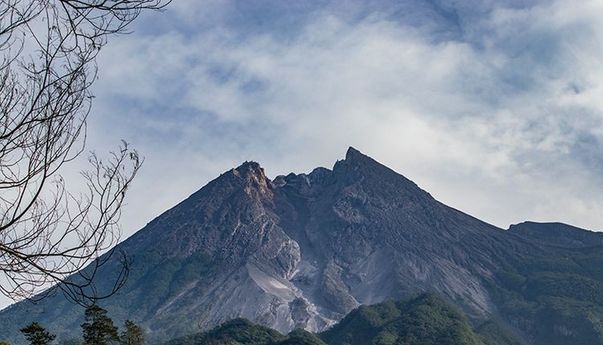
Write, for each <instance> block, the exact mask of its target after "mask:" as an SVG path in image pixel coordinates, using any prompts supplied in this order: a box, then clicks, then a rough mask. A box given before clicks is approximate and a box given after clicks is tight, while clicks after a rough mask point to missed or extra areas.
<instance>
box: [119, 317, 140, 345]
mask: <svg viewBox="0 0 603 345" xmlns="http://www.w3.org/2000/svg"><path fill="white" fill-rule="evenodd" d="M144 343H145V339H144V331H143V329H142V328H141V327H140V326H138V325H137V324H135V323H134V322H132V321H130V320H126V322H124V330H123V331H122V333H121V344H122V345H143V344H144Z"/></svg>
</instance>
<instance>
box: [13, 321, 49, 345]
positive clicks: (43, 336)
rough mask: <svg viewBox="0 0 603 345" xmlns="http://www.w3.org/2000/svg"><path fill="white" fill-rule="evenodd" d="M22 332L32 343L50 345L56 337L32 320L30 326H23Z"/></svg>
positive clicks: (33, 344) (34, 344) (32, 344)
mask: <svg viewBox="0 0 603 345" xmlns="http://www.w3.org/2000/svg"><path fill="white" fill-rule="evenodd" d="M21 333H23V335H24V336H25V338H27V341H29V343H30V344H31V345H48V344H50V343H51V342H52V341H53V340H54V338H55V337H56V336H55V335H54V334H51V333H50V332H48V331H47V330H46V329H44V327H42V326H41V325H40V324H39V323H37V322H32V323H31V324H30V325H29V326H27V327H24V328H21Z"/></svg>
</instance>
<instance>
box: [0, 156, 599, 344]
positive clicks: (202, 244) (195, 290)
mask: <svg viewBox="0 0 603 345" xmlns="http://www.w3.org/2000/svg"><path fill="white" fill-rule="evenodd" d="M493 202H494V201H493ZM549 228H550V229H551V231H550V234H551V236H557V235H556V234H558V233H560V231H561V230H559V229H560V228H562V233H563V236H561V237H558V238H556V239H549V240H543V238H547V236H548V235H547V234H548V233H549V232H547V231H548V230H547V229H549ZM593 239H595V240H593ZM600 240H601V235H600V234H597V233H592V232H587V231H585V230H580V229H575V228H572V227H569V226H561V225H558V224H538V223H523V224H521V225H518V226H515V227H513V228H512V231H505V230H502V229H499V228H497V227H495V226H492V225H490V224H487V223H485V222H482V221H480V220H478V219H476V218H474V217H471V216H469V215H467V214H465V213H463V212H460V211H458V210H456V209H453V208H451V207H448V206H446V205H444V204H442V203H440V202H438V201H437V200H435V199H434V198H433V197H432V196H431V195H430V194H429V193H427V192H425V191H424V190H422V189H420V188H419V187H418V186H417V185H416V184H415V183H413V182H412V181H410V180H408V179H407V178H405V177H403V176H402V175H399V174H398V173H396V172H394V171H393V170H391V169H389V168H387V167H385V166H383V165H381V164H380V163H378V162H376V161H375V160H373V159H372V158H370V157H368V156H366V155H364V154H362V153H361V152H360V151H358V150H356V149H354V148H349V149H348V151H347V154H346V157H345V159H344V160H341V161H338V162H336V163H335V165H334V167H333V169H331V170H330V169H326V168H316V169H314V170H313V171H312V172H311V173H309V174H293V173H291V174H289V175H286V176H285V175H283V176H278V177H276V178H274V179H273V180H270V179H269V178H267V177H266V175H265V174H264V171H263V169H262V168H261V167H260V165H259V164H258V163H255V162H245V163H243V164H242V165H241V166H239V167H237V168H235V169H232V170H229V171H227V172H225V173H223V174H222V175H220V176H219V177H218V178H216V179H215V180H213V181H211V182H210V183H208V184H207V185H206V186H205V187H203V188H202V189H200V190H199V191H197V192H195V193H194V194H192V195H191V196H190V197H189V198H187V199H186V200H184V201H182V202H181V203H180V204H178V205H176V206H175V207H174V208H172V209H170V210H168V211H167V212H165V213H164V214H162V215H161V216H159V217H157V218H156V219H154V220H153V221H151V222H150V223H149V224H148V225H147V226H145V227H144V228H143V229H141V230H140V231H138V232H137V233H136V234H134V235H133V236H132V237H130V238H128V239H127V240H125V241H124V242H122V243H121V244H119V247H120V249H122V250H124V251H125V252H126V253H128V255H129V256H130V257H131V260H132V264H131V272H130V276H129V279H128V281H127V283H126V285H125V286H124V287H123V288H122V289H121V290H120V291H119V293H118V294H116V295H115V296H113V297H112V298H110V299H108V300H105V301H103V302H102V303H101V304H102V305H103V307H105V308H106V309H108V310H109V313H110V314H111V315H112V316H113V317H114V318H115V319H117V320H118V321H120V320H123V319H126V318H128V319H133V320H135V321H137V322H139V323H141V324H142V325H143V326H144V327H145V328H146V329H147V331H148V332H149V335H150V338H151V339H153V340H156V341H160V340H167V339H170V338H172V337H174V336H178V335H184V334H188V333H193V332H197V331H199V327H200V328H201V329H209V328H211V327H214V326H216V325H219V324H221V323H223V322H225V321H227V320H231V319H234V318H239V317H243V318H247V319H250V320H253V321H255V322H258V323H260V324H263V325H266V326H270V327H273V328H275V329H277V330H279V331H281V332H288V331H291V330H293V329H294V328H305V329H306V330H310V331H323V330H325V329H327V328H329V327H330V326H331V325H333V324H334V323H335V322H336V321H338V320H340V319H341V318H343V317H344V316H345V315H346V314H347V313H348V312H350V311H351V310H352V309H354V308H356V307H358V306H359V305H362V304H375V303H380V302H383V301H386V300H401V299H406V298H409V297H412V296H415V295H416V294H418V293H420V292H424V291H433V292H436V293H438V294H440V295H442V296H444V297H445V298H446V299H448V300H449V301H450V302H451V303H454V304H456V305H457V306H459V307H461V308H462V310H463V311H464V312H465V313H466V314H467V315H468V316H469V318H470V319H471V320H472V322H474V323H475V324H481V323H484V322H487V321H488V320H490V319H492V318H496V319H502V320H505V322H506V323H507V325H508V326H509V328H510V329H513V330H514V332H516V333H517V334H518V335H520V336H521V337H523V339H525V340H526V342H527V343H533V344H568V343H572V344H583V343H584V344H597V343H598V342H596V341H598V340H597V339H603V338H602V337H603V331H602V329H603V328H602V327H601V321H600V320H602V319H603V318H601V317H600V316H603V311H602V307H603V295H602V294H603V293H602V292H601V291H603V289H600V287H601V281H602V276H601V270H600V269H598V268H597V267H601V266H597V265H599V264H603V258H602V257H603V255H602V254H601V253H602V251H601V248H602V247H601V244H602V242H601V241H600ZM587 241H588V243H591V244H593V245H592V246H587V245H585V243H586V242H587ZM597 241H598V242H597ZM560 258H562V259H560ZM559 260H561V261H559ZM595 266H597V267H595ZM111 268H112V267H111V265H108V266H105V267H104V270H103V271H101V272H100V273H99V274H98V276H97V277H98V285H99V288H100V289H102V287H103V284H109V283H110V282H111V281H112V280H111V276H112V271H111ZM568 281H571V282H572V284H571V286H566V285H567V282H568ZM545 311H546V312H545ZM81 314H82V310H81V308H79V307H77V306H74V305H71V304H69V303H68V302H67V301H64V300H63V299H61V297H60V296H55V297H50V298H47V299H45V300H43V301H42V302H41V303H39V304H37V305H33V304H31V303H29V302H20V303H17V304H16V305H14V306H12V307H9V308H7V309H5V310H3V311H2V312H0V334H2V335H4V334H7V335H9V336H10V337H12V339H15V341H18V339H17V337H16V336H15V335H16V334H17V332H18V331H17V330H18V329H19V328H20V327H22V326H23V325H25V324H27V323H28V322H31V321H40V322H42V323H43V324H47V325H48V326H49V328H50V329H51V330H52V331H53V332H55V333H58V334H59V336H60V337H63V338H67V337H71V336H73V332H74V331H75V332H77V331H78V330H79V324H80V323H81V316H80V315H81ZM593 315H594V316H593ZM597 315H598V316H597ZM595 316H596V317H595ZM597 317H599V318H598V319H597ZM542 339H545V340H546V341H547V342H545V340H542ZM584 339H585V340H584ZM593 339H595V340H596V341H595V342H590V343H589V342H586V341H592V340H593ZM582 340H584V341H585V342H581V341H582ZM599 343H603V342H599Z"/></svg>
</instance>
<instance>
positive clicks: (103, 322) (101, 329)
mask: <svg viewBox="0 0 603 345" xmlns="http://www.w3.org/2000/svg"><path fill="white" fill-rule="evenodd" d="M85 320H86V322H84V323H83V324H82V330H83V333H84V344H85V345H108V344H111V343H112V342H113V341H119V335H118V333H117V327H115V325H114V324H113V320H111V318H110V317H108V316H107V311H106V310H105V309H103V308H101V307H99V306H98V305H96V304H93V305H91V306H89V307H88V308H86V314H85Z"/></svg>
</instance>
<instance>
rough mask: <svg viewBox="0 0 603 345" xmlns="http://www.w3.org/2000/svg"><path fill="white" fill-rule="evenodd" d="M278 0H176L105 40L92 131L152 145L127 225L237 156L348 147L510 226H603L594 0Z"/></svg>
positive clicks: (100, 138) (291, 166) (275, 166)
mask: <svg viewBox="0 0 603 345" xmlns="http://www.w3.org/2000/svg"><path fill="white" fill-rule="evenodd" d="M276 3H277V2H265V1H264V2H261V1H258V2H256V1H252V2H231V1H202V2H198V1H184V0H182V1H179V2H177V3H175V4H173V5H174V8H173V9H172V10H171V11H170V10H168V12H166V13H162V14H159V15H158V17H153V18H152V19H153V20H157V22H155V23H156V24H155V25H151V24H150V23H151V21H150V20H149V21H147V24H145V25H143V26H141V27H140V28H138V29H137V34H134V35H130V36H127V37H125V38H122V39H120V40H118V41H114V42H112V44H110V45H109V46H108V49H107V50H105V51H104V52H103V56H102V60H101V61H100V67H101V79H100V81H99V83H98V84H97V96H98V97H97V102H96V114H95V118H94V123H92V124H91V132H92V133H91V140H92V141H91V146H96V147H104V146H105V145H106V143H114V142H115V141H116V140H117V139H119V138H126V139H128V140H130V141H133V142H134V144H135V145H136V146H137V147H138V148H139V149H140V150H141V151H142V152H143V153H144V154H145V156H146V157H147V162H146V165H145V167H144V170H143V171H142V173H141V176H140V178H139V180H138V181H137V185H136V186H135V188H134V189H133V191H132V194H131V197H130V199H129V200H130V201H129V205H130V206H129V209H128V210H127V211H128V212H127V213H126V214H125V224H126V230H127V231H126V232H127V233H132V232H133V231H135V230H137V228H138V227H140V226H142V225H144V223H145V222H146V221H148V220H149V219H150V218H151V217H153V216H156V215H157V214H159V213H160V212H161V211H163V210H164V209H166V208H168V207H170V206H171V205H173V204H174V203H175V202H177V201H179V200H180V199H181V198H183V197H185V196H187V195H188V194H190V193H192V192H193V191H194V190H195V189H196V188H199V187H200V186H201V185H203V184H204V183H206V182H207V181H208V180H209V179H211V178H213V177H215V176H216V175H217V174H218V173H220V172H221V171H223V170H226V169H228V168H230V167H232V166H233V165H237V164H238V163H239V162H240V161H243V160H246V159H254V160H258V161H260V162H261V163H262V165H263V166H265V168H266V169H267V171H268V173H269V174H271V175H272V176H274V175H276V174H282V173H288V172H289V171H297V172H301V171H308V170H309V169H311V168H312V167H314V166H317V165H326V166H330V165H331V164H332V163H333V161H334V160H335V159H338V158H340V157H341V156H342V155H343V152H344V151H345V148H346V147H347V146H349V145H353V146H355V147H357V148H359V149H360V150H362V151H365V152H366V153H368V154H369V155H371V156H373V157H375V158H376V159H378V160H380V161H382V162H384V163H386V164H387V165H389V166H391V167H392V168H394V169H395V170H397V171H399V172H401V173H403V174H405V175H406V176H407V177H409V178H411V179H413V180H415V181H416V182H418V183H419V184H420V185H421V186H422V187H423V188H425V189H427V190H428V191H430V192H431V193H432V194H434V195H435V196H436V197H437V198H439V199H440V200H442V201H444V202H446V203H448V204H450V205H451V206H454V207H457V208H460V209H462V210H464V211H466V212H469V213H471V214H473V215H475V216H477V217H480V218H483V219H485V220H487V221H490V222H493V223H494V224H496V225H499V226H502V227H506V226H508V224H509V223H513V222H519V221H523V220H526V219H533V220H551V221H552V220H555V221H557V220H558V221H564V222H569V223H574V224H577V225H580V226H584V227H590V228H594V229H603V221H602V220H601V219H600V216H599V215H598V214H599V212H600V209H602V208H603V193H601V190H603V179H602V177H603V174H602V173H603V157H602V152H603V144H602V143H603V123H602V121H603V97H602V95H603V67H602V65H601V64H600V61H601V60H602V58H603V44H601V43H603V23H602V22H601V21H600V18H599V17H600V16H599V15H600V13H603V4H601V2H600V1H581V2H579V3H576V2H572V3H569V2H566V1H557V2H547V3H541V2H536V1H534V2H533V3H531V4H530V6H529V7H526V6H519V5H518V4H515V3H513V2H507V3H505V4H504V6H502V5H500V3H501V2H488V1H473V2H471V3H468V4H465V3H464V2H463V4H464V5H461V4H456V5H453V4H451V3H448V2H444V1H434V2H424V1H416V2H415V1H406V2H404V3H401V4H400V3H399V4H398V5H396V6H394V5H392V3H389V2H376V3H373V4H372V5H371V7H370V8H367V7H365V6H367V5H363V4H362V2H353V1H349V2H337V1H330V2H327V1H324V2H312V3H309V2H300V4H299V5H296V6H297V7H296V8H295V9H291V8H287V6H284V5H282V4H281V5H278V6H277V5H276ZM278 3H281V2H278ZM455 3H456V2H455ZM521 3H523V4H524V5H525V3H526V2H521ZM245 4H247V5H245ZM409 13H410V14H412V16H410V15H409ZM162 16H163V17H162ZM417 18H420V20H417Z"/></svg>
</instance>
